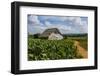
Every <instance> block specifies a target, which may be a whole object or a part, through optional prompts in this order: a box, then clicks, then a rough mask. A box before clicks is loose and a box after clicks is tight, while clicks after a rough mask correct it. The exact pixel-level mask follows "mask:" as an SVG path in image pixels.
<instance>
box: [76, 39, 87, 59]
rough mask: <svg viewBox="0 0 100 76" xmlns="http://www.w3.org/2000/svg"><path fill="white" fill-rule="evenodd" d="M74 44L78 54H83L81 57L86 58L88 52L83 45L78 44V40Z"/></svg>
mask: <svg viewBox="0 0 100 76" xmlns="http://www.w3.org/2000/svg"><path fill="white" fill-rule="evenodd" d="M75 46H77V49H78V52H77V53H78V54H79V55H81V56H83V58H88V52H87V50H85V49H84V48H83V47H81V46H80V43H79V42H78V41H75Z"/></svg>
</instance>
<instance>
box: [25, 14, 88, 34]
mask: <svg viewBox="0 0 100 76" xmlns="http://www.w3.org/2000/svg"><path fill="white" fill-rule="evenodd" d="M27 17H28V18H27V21H28V22H27V23H28V33H29V34H36V33H42V32H43V31H45V30H46V29H48V28H58V29H59V31H60V32H61V33H62V34H81V33H88V17H81V16H50V15H33V14H29V15H28V16H27Z"/></svg>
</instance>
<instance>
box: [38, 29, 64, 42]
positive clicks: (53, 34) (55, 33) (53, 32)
mask: <svg viewBox="0 0 100 76" xmlns="http://www.w3.org/2000/svg"><path fill="white" fill-rule="evenodd" d="M40 37H47V38H48V39H49V40H61V39H63V36H62V34H61V33H60V31H59V30H58V29H57V28H49V29H46V30H45V31H44V32H43V33H42V34H41V35H40Z"/></svg>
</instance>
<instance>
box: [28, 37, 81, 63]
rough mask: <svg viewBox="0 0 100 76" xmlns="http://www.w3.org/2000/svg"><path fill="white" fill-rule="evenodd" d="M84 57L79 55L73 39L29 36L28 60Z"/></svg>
mask: <svg viewBox="0 0 100 76" xmlns="http://www.w3.org/2000/svg"><path fill="white" fill-rule="evenodd" d="M75 58H82V57H81V56H78V55H77V48H76V47H75V46H74V41H73V40H67V39H63V40H47V39H33V38H28V60H30V61H31V60H57V59H75Z"/></svg>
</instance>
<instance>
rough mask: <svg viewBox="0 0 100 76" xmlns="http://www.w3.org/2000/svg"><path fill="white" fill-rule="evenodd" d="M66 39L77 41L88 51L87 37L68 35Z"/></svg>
mask: <svg viewBox="0 0 100 76" xmlns="http://www.w3.org/2000/svg"><path fill="white" fill-rule="evenodd" d="M68 39H71V40H76V41H79V43H80V46H82V47H83V48H84V49H85V50H87V51H88V38H87V37H68Z"/></svg>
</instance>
